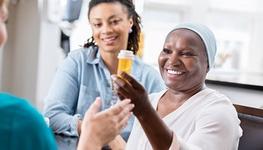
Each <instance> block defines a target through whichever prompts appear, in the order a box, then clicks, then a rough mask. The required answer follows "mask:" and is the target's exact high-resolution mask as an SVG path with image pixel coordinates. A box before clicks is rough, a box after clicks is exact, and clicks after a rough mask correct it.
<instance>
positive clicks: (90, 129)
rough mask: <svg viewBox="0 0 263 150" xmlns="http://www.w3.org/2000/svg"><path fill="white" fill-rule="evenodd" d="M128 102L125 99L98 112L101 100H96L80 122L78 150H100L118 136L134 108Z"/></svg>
mask: <svg viewBox="0 0 263 150" xmlns="http://www.w3.org/2000/svg"><path fill="white" fill-rule="evenodd" d="M130 102H131V100H129V99H125V100H123V101H121V102H119V103H117V104H116V105H114V106H113V107H111V108H109V109H107V110H104V111H101V112H99V110H100V106H101V100H100V99H99V98H97V99H96V101H95V102H94V103H93V104H92V105H91V106H90V108H89V110H88V111H87V112H86V113H85V116H84V119H83V121H82V124H81V135H80V139H79V144H78V150H100V149H101V148H102V147H103V146H104V145H105V144H107V143H109V142H110V141H112V140H113V139H114V138H115V137H116V136H117V135H118V134H120V132H121V129H122V128H123V127H124V126H125V125H126V124H127V121H128V119H129V117H130V115H131V110H132V109H133V108H134V104H131V103H130Z"/></svg>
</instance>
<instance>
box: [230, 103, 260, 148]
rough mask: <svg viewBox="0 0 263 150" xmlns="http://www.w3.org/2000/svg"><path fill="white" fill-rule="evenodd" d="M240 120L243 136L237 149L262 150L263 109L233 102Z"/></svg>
mask: <svg viewBox="0 0 263 150" xmlns="http://www.w3.org/2000/svg"><path fill="white" fill-rule="evenodd" d="M234 106H235V108H236V110H237V112H238V117H239V119H240V121H241V128H242V129H243V136H242V137H241V138H240V141H239V148H238V149H239V150H263V109H257V108H252V107H247V106H241V105H236V104H234Z"/></svg>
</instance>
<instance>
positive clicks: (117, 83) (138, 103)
mask: <svg viewBox="0 0 263 150" xmlns="http://www.w3.org/2000/svg"><path fill="white" fill-rule="evenodd" d="M112 80H113V82H114V88H115V90H116V91H117V93H118V95H120V97H124V98H128V99H131V102H132V103H133V104H134V105H135V107H134V109H133V113H134V115H135V116H136V117H137V119H138V121H139V122H140V124H141V126H142V128H143V130H144V132H145V134H146V136H147V137H148V139H149V141H150V143H151V145H152V147H153V149H163V150H165V149H169V147H170V146H171V143H172V139H173V132H172V131H171V130H170V129H169V128H168V127H167V126H166V124H165V123H164V122H163V121H162V119H161V118H160V117H159V115H158V114H157V112H156V111H155V109H154V108H153V107H152V105H151V103H150V101H149V98H148V94H147V92H146V90H145V89H144V88H143V86H142V85H140V84H139V83H138V82H137V81H136V80H135V79H133V78H132V77H131V76H130V75H128V74H127V73H125V72H122V73H121V75H120V76H116V75H112ZM153 122H154V123H153Z"/></svg>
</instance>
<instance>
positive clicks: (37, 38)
mask: <svg viewBox="0 0 263 150" xmlns="http://www.w3.org/2000/svg"><path fill="white" fill-rule="evenodd" d="M40 2H41V3H40ZM42 2H44V3H42ZM44 6H45V1H38V0H20V1H18V3H17V4H11V5H10V9H9V11H10V14H9V20H8V25H7V26H8V27H7V28H8V34H9V39H8V42H7V44H6V46H5V47H4V51H3V53H2V56H1V58H2V60H1V61H2V63H1V64H2V71H1V73H2V74H1V76H0V77H1V80H0V81H1V91H6V92H11V93H13V94H15V95H17V96H20V97H23V98H26V99H29V100H30V101H31V102H32V103H33V104H34V105H37V107H38V108H39V109H41V108H42V101H43V99H44V97H45V95H46V94H47V91H48V88H49V86H50V83H51V80H52V78H53V75H54V72H55V70H56V67H57V65H58V63H59V61H60V60H61V58H62V53H61V49H60V48H59V38H60V34H59V29H58V27H57V26H56V25H54V24H52V23H50V22H48V21H47V19H46V18H45V10H44V9H43V8H45V7H44ZM0 68H1V67H0Z"/></svg>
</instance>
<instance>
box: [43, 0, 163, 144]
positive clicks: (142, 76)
mask: <svg viewBox="0 0 263 150" xmlns="http://www.w3.org/2000/svg"><path fill="white" fill-rule="evenodd" d="M88 18H89V23H90V25H91V28H92V37H91V38H90V39H89V40H88V42H87V43H86V44H85V46H84V48H82V49H79V50H75V51H73V52H72V53H70V54H69V55H68V57H67V58H66V59H65V61H64V63H62V64H61V66H60V67H59V68H58V70H57V73H56V75H55V78H54V81H53V83H52V85H51V89H50V91H49V93H48V95H47V97H46V99H45V102H46V103H45V109H44V115H45V116H46V117H48V118H49V119H50V127H51V128H52V129H53V130H54V132H55V133H59V134H65V135H69V136H79V135H80V132H81V128H80V127H81V120H82V118H83V115H84V114H85V112H86V111H87V110H88V108H89V107H90V105H91V104H92V103H93V102H94V100H95V99H96V97H101V99H102V100H103V102H102V110H104V109H106V108H109V107H110V106H111V100H112V98H113V97H114V94H113V92H112V81H111V74H116V73H117V65H118V59H117V55H118V53H119V51H120V50H121V49H128V50H131V51H133V53H134V54H136V52H137V51H138V49H139V46H138V45H139V37H140V33H141V29H140V17H139V16H138V14H137V13H136V12H135V7H134V4H133V3H132V0H100V1H98V0H91V1H90V3H89V11H88ZM132 68H133V69H132V72H131V74H132V76H133V77H134V78H135V79H136V80H137V81H139V82H140V83H141V84H142V85H143V86H144V87H145V89H147V92H148V93H152V92H158V91H160V90H162V89H164V88H165V86H164V84H163V82H162V80H161V77H160V75H159V73H158V72H157V71H156V70H155V69H154V68H152V67H150V66H149V65H146V64H144V63H143V62H142V61H141V60H140V59H139V58H137V57H135V58H134V61H133V66H132ZM132 123H133V117H132V118H131V119H130V120H129V123H128V125H127V127H126V128H125V129H124V130H123V132H122V136H123V137H124V139H126V140H127V138H128V136H129V134H130V131H131V128H132Z"/></svg>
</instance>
